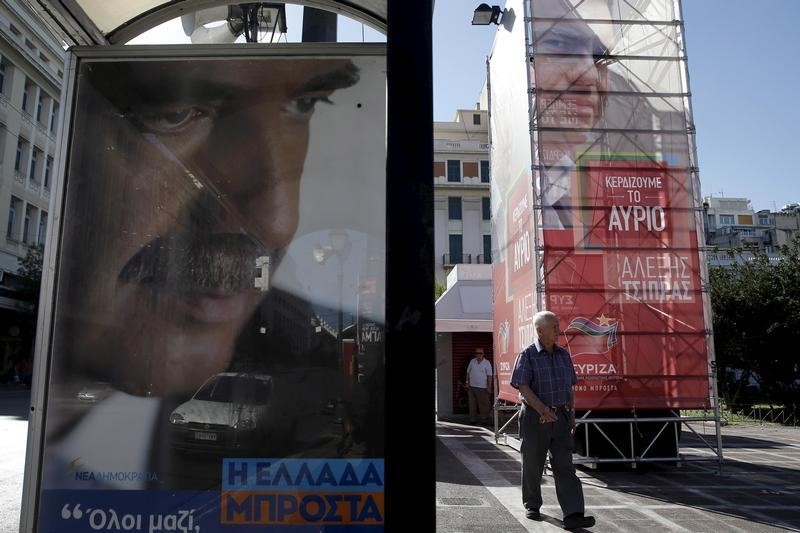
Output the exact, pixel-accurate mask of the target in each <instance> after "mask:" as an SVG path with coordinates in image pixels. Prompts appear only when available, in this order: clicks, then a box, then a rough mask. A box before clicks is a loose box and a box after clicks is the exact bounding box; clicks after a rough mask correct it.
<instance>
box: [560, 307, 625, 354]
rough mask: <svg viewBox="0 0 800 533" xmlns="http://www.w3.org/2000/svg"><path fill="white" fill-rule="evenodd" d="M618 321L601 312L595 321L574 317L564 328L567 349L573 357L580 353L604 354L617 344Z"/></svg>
mask: <svg viewBox="0 0 800 533" xmlns="http://www.w3.org/2000/svg"><path fill="white" fill-rule="evenodd" d="M619 324H620V323H619V321H618V320H616V319H614V318H609V317H607V316H605V315H603V314H601V315H600V316H599V317H597V321H595V320H591V319H589V318H584V317H582V316H579V317H575V318H573V319H572V321H571V322H570V323H569V325H568V326H567V328H566V329H565V330H564V334H565V335H566V337H567V349H568V350H569V352H570V354H572V356H573V357H575V356H577V355H582V354H604V353H608V352H610V351H611V349H612V348H613V347H614V345H615V344H617V328H618V327H619Z"/></svg>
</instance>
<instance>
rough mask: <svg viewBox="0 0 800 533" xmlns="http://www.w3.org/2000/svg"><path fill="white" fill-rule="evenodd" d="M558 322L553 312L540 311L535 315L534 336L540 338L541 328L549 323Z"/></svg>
mask: <svg viewBox="0 0 800 533" xmlns="http://www.w3.org/2000/svg"><path fill="white" fill-rule="evenodd" d="M550 321H553V322H558V317H557V316H556V314H555V313H554V312H552V311H539V312H538V313H536V314H535V315H533V328H534V335H535V336H536V338H537V339H538V338H539V328H541V327H543V326H544V325H545V323H547V322H550Z"/></svg>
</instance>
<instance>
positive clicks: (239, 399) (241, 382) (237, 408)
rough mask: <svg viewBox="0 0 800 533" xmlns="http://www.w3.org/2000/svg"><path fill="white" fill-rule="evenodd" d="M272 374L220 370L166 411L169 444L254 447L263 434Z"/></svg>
mask: <svg viewBox="0 0 800 533" xmlns="http://www.w3.org/2000/svg"><path fill="white" fill-rule="evenodd" d="M272 388H273V381H272V376H268V375H263V374H239V373H234V372H224V373H221V374H216V375H215V376H212V377H211V378H209V379H208V380H207V381H206V382H205V383H204V384H203V385H202V386H201V387H200V388H199V389H198V390H197V392H195V394H194V396H192V398H191V399H190V400H189V401H187V402H184V403H183V404H181V405H179V406H178V407H177V408H176V409H175V410H174V411H172V413H171V414H170V417H169V421H170V426H171V427H172V430H173V431H172V439H171V440H172V445H173V447H175V448H177V449H185V450H197V451H202V450H209V451H213V450H237V449H241V450H249V449H257V448H258V447H259V445H260V444H261V443H262V442H263V441H264V439H265V438H266V437H267V435H268V433H269V432H270V431H269V430H271V429H274V428H269V427H265V426H266V425H267V419H268V417H267V410H268V409H269V404H270V399H271V396H272Z"/></svg>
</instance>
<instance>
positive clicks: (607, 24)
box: [489, 0, 710, 409]
mask: <svg viewBox="0 0 800 533" xmlns="http://www.w3.org/2000/svg"><path fill="white" fill-rule="evenodd" d="M640 4H641V5H637V9H633V8H632V7H631V6H629V5H627V4H620V3H613V5H612V3H609V2H606V1H605V0H582V1H578V0H531V1H530V2H529V3H528V2H525V3H524V4H523V2H518V3H513V5H512V6H511V9H512V10H513V11H514V12H515V13H516V12H519V13H523V12H525V9H527V8H529V9H530V14H531V17H530V26H529V27H528V30H529V31H528V35H530V38H531V45H530V47H529V48H528V49H527V50H529V54H527V55H526V54H525V52H524V51H525V50H526V48H525V47H524V41H523V40H522V39H523V38H522V36H521V35H522V34H520V35H518V34H517V33H516V32H517V31H520V30H519V26H521V25H522V24H521V23H518V21H514V22H513V24H511V27H501V28H500V30H498V37H497V39H496V41H495V47H494V49H493V54H492V56H491V57H490V84H489V85H490V91H491V92H490V96H491V98H490V105H491V110H492V115H491V116H492V120H493V124H492V128H491V132H492V154H493V156H492V157H493V158H492V170H493V190H492V194H493V198H492V201H493V205H496V209H495V210H494V211H493V223H494V228H495V232H496V242H498V243H500V244H499V248H500V249H501V252H502V253H501V254H500V261H499V264H496V265H495V269H494V276H495V278H494V285H495V292H494V296H495V319H494V320H495V344H496V346H495V353H496V354H501V358H500V359H499V364H498V374H499V376H500V378H501V379H500V383H501V388H500V397H501V398H503V399H506V400H510V401H517V398H516V396H517V395H516V391H515V390H513V389H512V388H511V387H510V386H508V377H509V376H510V369H511V366H513V361H514V358H515V356H516V354H517V353H518V352H519V351H521V350H522V349H524V348H525V347H527V346H528V345H529V344H530V343H531V342H532V340H533V324H532V317H533V315H534V314H535V313H536V312H537V311H538V310H541V309H547V310H550V311H553V312H555V313H556V314H557V315H558V316H559V320H560V327H561V330H562V335H561V337H560V339H559V343H560V344H561V345H563V346H565V347H566V348H567V349H568V350H569V351H570V353H571V355H572V360H573V364H574V367H575V370H576V373H577V375H578V378H579V383H578V384H577V385H576V387H575V392H576V405H577V407H578V408H579V409H616V408H631V407H635V408H687V407H705V406H708V405H709V403H708V402H709V374H710V367H709V364H708V360H709V341H708V335H707V327H706V321H707V319H708V314H707V313H708V311H707V307H708V302H707V298H708V297H707V295H706V294H705V293H704V292H703V282H702V270H703V269H702V265H701V263H700V255H699V253H698V239H699V238H700V234H699V220H700V219H699V216H698V208H697V206H698V205H699V204H698V195H699V191H698V180H697V172H696V166H695V164H694V160H693V154H692V146H693V139H692V125H691V122H690V120H691V114H690V110H689V108H688V94H687V93H688V89H687V84H686V76H685V62H684V60H683V58H682V57H681V56H680V46H679V43H680V35H679V24H677V23H673V22H664V21H677V20H678V19H679V15H680V14H679V13H678V12H677V11H676V7H675V6H676V5H677V4H676V3H675V2H672V1H667V0H652V1H649V2H641V3H640ZM643 21H647V24H643V23H642V22H643ZM651 21H652V22H651ZM520 46H522V48H520ZM504 76H507V78H508V79H509V80H514V79H517V78H524V77H526V82H525V83H526V85H525V87H524V89H523V90H522V91H523V93H522V94H519V93H518V91H519V89H518V88H517V86H516V85H513V86H512V85H510V84H506V83H501V81H500V80H503V81H505V79H506V78H505V77H504ZM498 85H499V87H498ZM512 92H513V93H514V94H511V93H512ZM519 117H523V118H522V119H520V118H519ZM526 119H527V120H526ZM521 122H526V123H521ZM512 131H513V133H509V132H512ZM523 139H524V140H525V142H526V143H527V148H528V150H529V154H528V158H529V159H528V162H529V164H530V167H529V168H530V170H531V173H530V175H525V174H524V172H522V170H521V169H522V168H524V165H525V163H526V161H524V158H523V157H522V156H520V157H519V158H518V159H514V158H513V157H507V155H509V154H523V149H521V148H519V146H520V145H521V144H522V140H523ZM496 155H497V156H498V157H495V156H496ZM512 164H513V165H512ZM496 168H497V169H499V172H495V169H496ZM495 179H497V183H494V181H495ZM495 194H496V195H497V196H496V197H495ZM498 348H500V349H498ZM503 350H505V353H504V352H503ZM504 371H505V372H506V374H504ZM504 376H505V378H506V379H505V381H504V380H503V378H504ZM504 384H505V385H506V388H505V389H504V388H503V386H504Z"/></svg>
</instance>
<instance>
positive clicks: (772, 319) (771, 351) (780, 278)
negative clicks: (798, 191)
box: [709, 238, 800, 405]
mask: <svg viewBox="0 0 800 533" xmlns="http://www.w3.org/2000/svg"><path fill="white" fill-rule="evenodd" d="M779 251H780V253H781V254H782V256H783V257H782V259H780V260H777V261H776V260H772V261H771V260H770V259H769V258H768V257H767V255H766V254H765V253H764V252H762V251H754V252H752V258H751V257H749V254H748V256H747V258H746V259H745V260H742V261H736V262H735V264H734V266H733V267H716V268H712V269H710V273H709V277H710V281H711V306H712V312H713V320H714V346H715V353H716V360H717V368H718V370H719V381H720V383H719V384H720V392H721V394H722V396H723V397H724V398H725V400H726V401H727V402H728V403H729V404H736V403H739V402H742V401H745V400H750V401H752V400H759V401H765V402H770V403H782V404H785V405H793V404H795V403H796V402H797V397H798V392H800V388H799V387H798V384H800V365H799V364H798V359H797V356H796V352H797V342H798V333H800V238H795V239H794V240H793V241H792V242H791V243H790V244H788V245H786V246H782V247H780V250H779ZM729 254H730V255H731V256H732V257H733V258H734V259H735V258H745V256H744V255H742V252H741V251H740V250H739V251H731V252H729ZM733 369H740V370H742V377H741V379H740V380H739V381H738V382H736V383H730V382H729V381H728V379H727V371H728V370H733ZM750 377H753V378H755V379H756V381H757V382H758V384H759V388H760V391H761V396H760V397H759V398H749V399H748V398H745V397H744V394H743V393H744V392H745V386H746V384H747V382H748V381H749V379H750Z"/></svg>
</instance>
